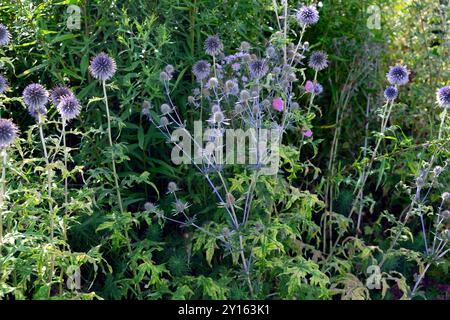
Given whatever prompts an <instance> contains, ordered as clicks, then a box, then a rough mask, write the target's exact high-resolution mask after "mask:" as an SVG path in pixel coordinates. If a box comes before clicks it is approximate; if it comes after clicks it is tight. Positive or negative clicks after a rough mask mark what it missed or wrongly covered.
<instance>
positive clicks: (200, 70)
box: [192, 60, 211, 80]
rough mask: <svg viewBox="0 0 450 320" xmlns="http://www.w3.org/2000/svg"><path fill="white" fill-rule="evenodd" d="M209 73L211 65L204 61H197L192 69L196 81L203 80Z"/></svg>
mask: <svg viewBox="0 0 450 320" xmlns="http://www.w3.org/2000/svg"><path fill="white" fill-rule="evenodd" d="M210 72H211V65H210V64H209V63H208V62H207V61H205V60H200V61H197V63H196V64H194V66H193V67H192V73H193V74H194V75H195V76H196V78H197V80H203V79H205V78H206V77H208V76H209V73H210Z"/></svg>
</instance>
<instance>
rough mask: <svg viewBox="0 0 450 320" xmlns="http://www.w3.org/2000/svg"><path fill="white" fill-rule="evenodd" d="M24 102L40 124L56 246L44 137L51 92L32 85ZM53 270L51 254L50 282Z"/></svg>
mask: <svg viewBox="0 0 450 320" xmlns="http://www.w3.org/2000/svg"><path fill="white" fill-rule="evenodd" d="M22 97H23V101H24V103H25V104H26V105H27V107H28V112H29V113H30V115H31V116H32V117H34V118H35V119H36V120H37V122H38V130H39V137H40V140H41V144H42V151H43V153H44V160H45V166H46V169H47V201H48V211H49V212H48V217H49V224H50V226H49V227H50V244H51V246H52V250H53V246H54V232H55V231H54V229H55V223H54V220H55V219H54V215H55V212H54V210H53V198H52V179H53V177H52V176H53V172H52V166H51V165H52V161H51V160H50V157H49V155H48V151H47V145H46V142H45V135H44V122H45V116H46V114H47V107H46V105H47V103H48V99H49V92H48V91H47V90H46V89H45V88H44V87H43V86H42V85H40V84H37V83H32V84H30V85H28V86H27V87H26V88H25V89H24V90H23V93H22ZM53 269H54V256H53V254H52V253H51V254H50V268H49V282H51V281H52V279H53Z"/></svg>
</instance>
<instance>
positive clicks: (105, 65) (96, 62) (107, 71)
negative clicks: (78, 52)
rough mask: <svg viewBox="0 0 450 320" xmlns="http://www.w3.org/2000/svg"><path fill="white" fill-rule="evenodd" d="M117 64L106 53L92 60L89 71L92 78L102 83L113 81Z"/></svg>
mask: <svg viewBox="0 0 450 320" xmlns="http://www.w3.org/2000/svg"><path fill="white" fill-rule="evenodd" d="M116 69H117V66H116V62H115V61H114V59H113V58H111V57H110V56H108V55H107V54H106V53H103V52H102V53H99V54H98V55H96V56H95V57H94V58H93V59H92V60H91V65H90V66H89V71H90V73H91V74H92V76H93V77H94V78H95V79H97V80H100V81H106V80H109V79H111V78H112V77H113V76H114V74H115V73H116Z"/></svg>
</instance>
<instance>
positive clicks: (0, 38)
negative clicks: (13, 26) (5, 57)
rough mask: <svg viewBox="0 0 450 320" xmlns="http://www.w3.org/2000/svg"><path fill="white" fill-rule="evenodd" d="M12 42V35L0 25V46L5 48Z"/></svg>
mask: <svg viewBox="0 0 450 320" xmlns="http://www.w3.org/2000/svg"><path fill="white" fill-rule="evenodd" d="M10 41H11V33H9V31H8V29H7V28H6V27H5V26H4V25H3V24H1V23H0V46H5V45H7V44H8V43H9V42H10Z"/></svg>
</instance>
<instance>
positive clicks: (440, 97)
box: [436, 86, 450, 109]
mask: <svg viewBox="0 0 450 320" xmlns="http://www.w3.org/2000/svg"><path fill="white" fill-rule="evenodd" d="M436 99H437V103H438V105H439V106H440V107H442V108H446V109H450V86H446V87H443V88H440V89H439V90H438V91H437V93H436Z"/></svg>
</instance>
